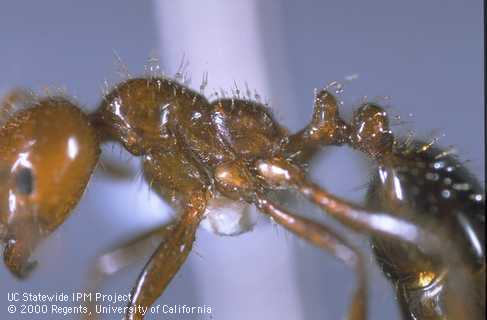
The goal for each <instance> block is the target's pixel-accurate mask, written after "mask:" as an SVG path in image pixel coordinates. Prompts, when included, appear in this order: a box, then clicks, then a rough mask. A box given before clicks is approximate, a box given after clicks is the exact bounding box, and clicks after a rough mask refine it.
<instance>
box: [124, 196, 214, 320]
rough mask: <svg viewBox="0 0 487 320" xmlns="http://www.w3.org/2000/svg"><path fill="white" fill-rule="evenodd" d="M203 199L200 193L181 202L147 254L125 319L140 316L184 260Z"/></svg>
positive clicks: (133, 319)
mask: <svg viewBox="0 0 487 320" xmlns="http://www.w3.org/2000/svg"><path fill="white" fill-rule="evenodd" d="M206 198H207V197H206V194H204V193H199V194H198V193H194V194H192V195H191V196H190V197H189V199H188V200H187V201H185V202H184V204H183V214H182V216H181V219H180V220H179V221H178V222H177V223H175V224H174V227H173V228H171V230H170V232H169V233H168V235H167V240H166V241H164V242H162V243H161V244H160V245H159V247H158V248H157V250H156V251H155V252H154V254H153V255H152V257H150V259H149V262H148V263H147V264H146V266H145V267H144V269H143V271H142V273H141V274H140V276H139V279H138V280H137V284H136V285H135V287H134V288H133V289H132V292H131V297H130V302H129V305H128V307H129V311H128V313H127V314H126V315H125V318H126V319H127V320H135V319H143V318H144V314H145V312H146V311H147V308H149V307H150V306H151V305H152V304H153V303H154V302H155V301H156V299H157V298H159V296H160V295H161V294H162V292H163V291H164V289H165V288H166V287H167V285H168V284H169V282H170V281H171V280H172V278H173V277H174V276H175V275H176V272H177V271H178V270H179V268H180V267H181V266H182V264H183V263H184V261H186V258H187V257H188V255H189V253H190V251H191V249H192V247H193V242H194V240H195V235H196V230H197V228H198V225H199V223H200V221H201V219H202V217H203V213H204V211H205V208H206V202H207V199H206ZM144 310H145V311H144Z"/></svg>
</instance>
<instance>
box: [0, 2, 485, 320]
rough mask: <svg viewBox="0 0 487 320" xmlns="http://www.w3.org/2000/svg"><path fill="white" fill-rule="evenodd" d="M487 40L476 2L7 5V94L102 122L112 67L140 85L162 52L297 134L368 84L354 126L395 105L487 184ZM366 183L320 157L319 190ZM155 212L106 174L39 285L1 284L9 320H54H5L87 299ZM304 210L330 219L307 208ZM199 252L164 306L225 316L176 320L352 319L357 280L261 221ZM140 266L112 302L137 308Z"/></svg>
mask: <svg viewBox="0 0 487 320" xmlns="http://www.w3.org/2000/svg"><path fill="white" fill-rule="evenodd" d="M482 26H483V21H482V2H481V1H473V0H472V1H463V2H458V1H444V0H443V1H440V0H436V1H427V2H425V1H419V0H417V1H408V2H392V1H385V0H383V1H299V2H298V1H290V0H289V1H287V0H286V1H281V2H277V1H276V2H272V3H271V2H267V3H266V4H264V3H263V2H262V3H261V2H259V1H237V2H235V3H234V4H228V3H226V2H225V1H220V2H218V1H205V2H202V1H193V2H190V1H181V2H178V3H171V2H169V1H154V2H149V1H147V2H143V1H138V2H134V1H128V0H126V1H125V0H124V1H120V0H109V1H108V0H107V1H42V2H33V1H16V2H2V4H0V91H1V93H2V94H3V93H5V91H6V90H8V89H9V88H12V87H15V86H25V87H29V88H34V89H36V90H37V91H39V92H42V91H43V88H44V87H49V88H51V89H53V88H54V89H56V88H65V90H66V92H67V93H68V94H70V95H72V96H75V98H76V99H77V100H78V101H79V102H80V103H81V104H82V105H83V106H85V107H86V109H87V110H93V108H94V106H95V105H96V104H97V102H98V101H99V99H100V96H101V91H102V89H103V87H104V79H108V82H109V83H110V84H114V83H115V82H116V81H117V79H119V78H117V76H116V75H115V74H116V71H117V70H118V69H120V68H121V65H120V63H117V58H115V55H114V52H117V54H118V55H119V56H120V58H121V60H122V62H123V64H124V65H126V66H127V67H128V69H129V70H130V71H131V72H133V74H140V73H142V72H143V69H144V63H145V62H146V61H147V57H148V56H149V55H151V54H152V55H154V52H155V55H157V56H159V57H160V59H161V65H162V68H163V70H165V71H166V72H168V73H174V71H175V70H176V69H177V65H178V63H179V60H180V59H181V58H182V55H183V54H185V55H186V57H187V58H188V60H189V67H188V71H189V73H190V74H191V76H192V77H193V79H194V80H193V82H192V84H191V85H192V86H194V87H195V88H198V86H199V81H200V80H199V79H200V78H201V72H202V71H208V73H209V75H210V87H214V88H217V89H218V88H226V89H229V88H231V86H232V83H233V81H231V79H235V80H238V81H239V83H243V81H247V82H248V83H249V86H250V87H251V88H255V89H257V90H258V91H259V93H261V94H262V95H263V96H264V97H265V98H267V99H268V100H269V102H270V104H271V105H272V108H273V110H274V111H275V112H276V114H277V116H278V118H279V119H280V120H281V121H282V122H283V123H284V124H286V125H288V126H289V127H290V128H292V129H293V130H295V129H298V128H299V127H300V126H303V125H304V124H305V123H306V121H307V120H308V118H309V116H310V113H311V110H312V94H313V89H314V88H315V87H320V86H323V85H325V84H326V83H327V82H330V81H332V80H339V81H342V82H346V81H344V78H345V77H347V76H351V75H358V79H356V80H353V81H352V82H351V83H347V84H346V87H345V92H344V93H343V95H342V99H343V100H344V102H345V103H344V106H343V110H344V111H343V113H344V114H345V115H349V114H350V111H351V110H352V109H353V108H354V107H356V106H357V105H358V104H359V103H360V101H361V100H362V98H363V97H364V96H368V97H369V98H371V99H372V98H374V97H384V96H387V97H390V99H384V98H379V99H380V101H383V103H385V104H387V105H390V106H391V108H390V109H389V111H390V113H391V114H393V115H400V116H401V119H402V120H404V121H405V122H407V123H406V124H402V125H399V126H396V127H394V130H401V131H406V129H407V128H414V129H415V130H416V132H418V135H419V136H421V137H430V138H431V137H435V136H440V137H441V140H440V144H441V145H444V146H448V145H453V146H455V147H456V149H457V150H458V152H459V154H460V155H461V157H462V159H464V160H470V161H469V162H468V163H467V166H468V167H469V168H470V169H471V170H472V171H473V172H474V173H475V174H476V175H477V176H478V177H483V176H484V161H485V159H484V109H483V106H484V101H483V92H482V88H483V86H482V81H483V59H482V54H483V52H482V50H483V31H482V30H483V28H482ZM249 66H250V67H249ZM220 67H221V68H220ZM219 68H220V69H221V70H220V69H219ZM213 70H214V71H213ZM396 122H398V121H396ZM109 151H110V149H108V150H107V153H108V152H109ZM119 153H120V151H118V150H115V152H114V154H115V157H118V155H119ZM120 158H122V159H123V160H124V161H127V159H128V160H130V157H129V156H128V155H126V154H122V155H120ZM366 169H368V165H367V164H364V162H363V161H361V159H360V157H358V158H357V156H356V154H355V153H353V152H351V151H347V150H334V151H333V152H327V153H324V155H323V157H322V158H320V161H319V163H318V164H317V165H315V166H314V167H313V169H312V176H313V179H315V180H316V181H318V182H319V183H321V184H322V185H324V186H327V187H328V188H329V189H331V190H332V191H334V192H336V193H337V194H340V195H343V196H345V197H347V198H349V199H353V200H355V201H360V200H361V198H362V196H363V191H364V186H365V185H366V183H367V173H366V172H365V170H366ZM482 182H483V178H482ZM154 198H155V197H154V195H148V193H147V188H146V187H145V186H144V184H143V183H142V182H141V179H140V178H134V179H132V180H131V181H127V182H120V181H113V180H110V179H108V178H106V176H104V175H103V174H102V173H101V172H97V174H96V175H95V177H94V179H93V180H92V181H91V183H90V185H89V189H88V191H87V192H86V194H85V195H84V197H83V199H82V200H81V202H80V204H79V206H78V207H77V209H76V210H75V212H74V213H73V216H72V217H71V218H70V219H69V220H68V221H67V222H66V223H65V224H64V225H63V226H62V227H61V228H60V229H59V230H58V232H56V233H55V234H54V235H53V236H52V237H51V239H50V240H48V241H47V242H46V243H45V245H44V246H42V247H41V248H40V250H39V253H38V257H39V259H40V266H39V268H38V270H36V272H35V273H33V274H32V276H31V278H29V279H28V280H26V281H23V282H19V281H17V280H15V279H13V278H12V277H11V275H10V274H8V273H7V271H6V270H5V268H4V267H2V268H0V277H1V279H2V280H1V289H0V291H1V292H0V315H1V318H2V319H41V318H42V317H39V316H36V315H32V316H20V315H18V314H16V315H9V314H8V313H7V310H6V308H7V305H8V304H9V303H8V301H7V292H12V291H18V292H25V291H31V292H33V293H37V292H43V293H51V294H52V293H55V292H61V291H63V292H66V293H71V292H74V291H81V290H83V288H84V287H85V285H86V278H87V270H88V268H89V266H90V263H91V262H92V259H93V258H94V257H95V255H96V254H97V253H99V252H101V251H103V250H104V249H106V248H107V247H109V246H110V245H113V244H114V243H117V240H120V239H125V238H126V237H127V236H128V235H133V234H136V233H137V232H138V231H140V230H143V229H147V228H149V227H150V226H151V225H154V224H156V223H158V222H161V221H163V220H164V217H165V215H166V214H167V212H168V207H167V206H166V205H165V204H163V203H159V202H158V201H157V198H156V199H154ZM295 207H296V206H295ZM297 207H298V208H301V209H304V208H306V210H307V211H308V214H310V215H312V216H314V217H315V218H317V217H318V216H319V215H320V213H319V211H316V210H315V211H313V210H311V209H309V207H308V206H307V205H306V204H298V205H297ZM357 239H358V241H360V240H361V238H357ZM195 251H196V254H192V255H191V256H190V258H189V260H188V262H187V264H185V266H184V267H183V268H182V270H181V272H180V274H178V276H177V277H176V278H175V280H174V281H173V283H172V284H171V285H170V287H169V288H168V290H167V291H166V294H165V295H164V297H163V298H162V300H160V301H159V303H178V304H187V305H198V304H206V305H210V306H211V307H212V308H213V314H212V316H211V317H210V316H196V317H195V316H194V317H187V316H183V315H173V316H171V317H169V318H171V319H188V318H191V319H193V318H194V319H210V318H213V319H218V320H220V319H331V320H334V319H341V318H343V317H344V314H345V309H346V307H347V305H348V303H349V296H350V294H351V290H352V288H353V286H354V281H353V280H354V279H353V273H352V272H350V270H347V269H346V268H345V267H344V266H343V265H342V264H340V263H339V262H336V261H335V260H334V259H333V258H330V257H329V256H327V255H325V254H322V253H321V252H318V250H316V249H314V248H312V247H310V246H308V245H307V244H304V243H302V242H300V241H298V240H296V239H295V238H294V237H292V236H290V235H288V234H287V233H285V232H283V231H281V229H279V228H275V227H274V226H272V225H271V224H269V223H266V222H265V221H264V220H262V221H260V224H259V226H258V227H257V228H256V229H255V231H254V232H252V233H248V234H245V235H243V236H241V237H237V238H220V237H217V236H214V235H211V234H209V233H208V232H206V231H201V232H199V234H198V241H197V244H196V247H195ZM367 254H368V253H367ZM143 263H144V261H140V262H139V264H138V265H136V266H133V267H132V268H130V269H128V270H126V271H123V272H121V273H120V274H118V275H116V276H114V277H112V278H110V279H109V280H107V281H106V282H105V283H104V286H103V289H102V290H103V291H104V292H106V293H112V292H115V291H118V292H120V293H127V292H128V290H129V288H130V287H131V286H132V284H133V282H134V279H135V278H136V276H137V275H138V272H139V270H140V268H141V267H142V265H143ZM370 274H371V279H373V281H372V289H371V292H372V297H373V298H372V301H371V315H372V319H394V318H396V317H397V311H396V310H397V308H396V306H395V305H394V301H393V297H392V291H391V289H390V288H389V286H388V284H387V283H386V282H385V281H384V280H383V279H381V277H380V275H379V273H378V272H377V270H375V269H374V267H373V266H371V267H370ZM51 318H56V317H54V316H52V315H50V316H49V317H45V319H51ZM57 318H63V317H57ZM66 318H78V317H74V316H73V317H66ZM104 318H106V319H112V318H114V319H118V318H120V316H111V317H110V316H107V317H104ZM149 318H155V317H149Z"/></svg>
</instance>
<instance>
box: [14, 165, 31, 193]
mask: <svg viewBox="0 0 487 320" xmlns="http://www.w3.org/2000/svg"><path fill="white" fill-rule="evenodd" d="M15 186H16V188H17V191H18V192H20V193H22V194H24V195H30V194H31V193H32V192H33V191H34V176H33V175H32V170H31V169H29V168H22V169H20V170H19V171H18V172H17V173H16V175H15Z"/></svg>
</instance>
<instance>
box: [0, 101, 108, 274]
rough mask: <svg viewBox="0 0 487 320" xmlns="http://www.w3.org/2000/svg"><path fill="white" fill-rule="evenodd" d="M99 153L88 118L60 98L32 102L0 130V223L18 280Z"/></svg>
mask: <svg viewBox="0 0 487 320" xmlns="http://www.w3.org/2000/svg"><path fill="white" fill-rule="evenodd" d="M99 152H100V151H99V142H98V137H97V133H96V132H95V129H94V128H93V127H92V125H91V124H90V122H89V121H88V118H87V117H86V115H85V114H84V113H83V112H82V111H81V110H80V109H79V108H78V107H77V106H75V105H74V104H73V103H72V102H70V101H68V100H67V99H64V98H60V97H50V98H44V99H41V100H39V101H35V102H33V103H32V104H31V105H30V106H28V108H26V109H25V110H22V111H19V112H17V113H16V114H14V115H13V116H12V117H10V118H9V119H8V120H7V122H6V123H5V124H4V125H3V127H1V128H0V171H1V179H2V183H1V184H0V197H1V198H0V225H1V226H2V229H3V230H4V231H3V235H2V240H3V241H4V242H5V243H6V247H5V253H4V259H5V262H6V264H7V266H8V267H9V269H10V270H11V271H12V272H13V273H14V274H15V275H16V276H18V277H23V276H25V275H26V273H27V272H28V271H29V269H30V268H29V267H30V266H31V264H30V263H29V261H28V260H29V257H30V254H31V252H32V251H33V250H34V248H35V247H36V245H37V243H38V242H39V241H40V240H41V238H43V237H44V236H46V235H48V234H49V233H51V232H52V231H53V230H55V229H56V228H57V227H58V226H59V225H60V224H62V223H63V222H64V220H65V219H66V218H67V216H68V215H69V213H70V211H71V210H72V209H73V208H74V206H75V205H76V204H77V203H78V201H79V199H80V198H81V195H82V193H83V191H84V189H85V187H86V185H87V183H88V180H89V178H90V176H91V173H92V171H93V169H94V167H95V165H96V163H97V160H98V155H99Z"/></svg>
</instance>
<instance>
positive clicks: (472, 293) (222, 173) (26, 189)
mask: <svg viewBox="0 0 487 320" xmlns="http://www.w3.org/2000/svg"><path fill="white" fill-rule="evenodd" d="M10 100H12V99H8V100H6V101H7V102H5V105H9V104H11V103H12V102H11V101H10ZM54 116H55V117H57V119H63V127H62V128H56V129H53V128H52V124H51V121H52V120H51V118H49V117H54ZM71 123H72V125H69V124H71ZM67 124H68V125H67ZM31 128H35V129H36V130H33V129H31ZM52 130H55V132H56V134H55V135H54V134H52ZM97 136H98V137H99V138H100V139H101V141H106V140H115V141H118V142H120V143H121V144H122V145H123V147H124V148H125V149H127V150H128V151H129V152H130V153H131V154H133V155H134V156H140V157H142V158H143V163H144V175H145V177H146V179H147V180H148V181H150V185H151V186H152V187H153V188H154V189H155V190H156V191H157V192H158V193H159V194H160V195H161V196H162V197H163V198H164V199H167V200H169V201H171V202H172V203H173V204H174V205H175V206H176V207H177V208H178V209H179V210H180V211H181V214H180V215H179V218H178V219H177V221H175V222H174V223H172V224H170V225H169V226H166V227H163V228H161V230H159V232H160V233H161V234H163V235H164V241H162V242H161V244H160V245H159V247H158V248H157V250H156V251H155V252H154V254H153V255H152V256H151V258H150V260H149V261H148V263H147V264H146V266H145V267H144V269H143V271H142V273H141V274H140V276H139V278H138V280H137V282H136V284H135V286H134V288H133V290H132V293H131V299H130V302H129V307H130V308H129V309H128V310H129V312H128V313H127V314H126V319H142V318H143V315H142V314H140V313H138V312H137V310H138V309H137V308H136V307H137V306H142V307H148V306H150V305H152V304H153V303H154V302H155V301H156V299H157V298H158V297H159V296H160V295H161V294H162V293H163V291H164V289H165V288H166V287H167V285H168V284H169V282H170V281H171V279H172V278H173V277H174V275H175V274H176V272H177V271H178V270H179V268H180V267H181V265H182V264H183V263H184V261H185V260H186V258H187V256H188V254H189V252H190V251H191V248H192V245H193V242H194V240H195V233H196V230H197V228H198V226H199V224H200V222H201V220H202V219H203V218H204V216H205V214H206V209H207V208H208V207H209V203H210V202H212V201H213V200H214V199H215V198H222V197H223V198H226V199H230V200H232V201H236V202H245V203H249V204H254V205H256V206H257V208H258V209H259V210H260V211H261V212H262V213H264V214H266V215H268V216H269V217H271V218H272V219H273V220H274V221H276V222H277V223H279V224H281V225H282V226H284V227H285V228H286V229H288V230H290V231H291V232H293V233H295V234H296V235H297V236H299V237H300V238H303V239H305V240H307V241H309V242H310V243H312V244H314V245H316V246H317V247H319V248H321V249H323V250H325V251H327V252H329V253H330V254H332V255H333V256H335V257H337V258H338V259H341V260H342V261H343V262H344V263H345V264H347V265H348V266H350V267H351V268H354V269H355V270H356V272H357V273H358V284H357V288H356V291H355V293H354V296H353V299H352V303H351V308H350V311H349V314H348V319H350V320H358V319H366V318H367V294H366V290H367V281H366V276H365V272H364V258H363V257H362V255H361V254H360V252H359V251H358V250H357V249H356V248H354V246H353V245H351V244H349V243H348V242H347V241H346V240H345V239H344V238H343V237H342V236H340V235H339V234H337V233H335V232H334V231H333V230H332V229H331V228H329V227H327V226H325V225H322V224H319V223H316V222H314V221H312V220H309V219H307V218H304V217H300V216H299V215H296V214H294V213H291V212H289V211H288V210H286V209H284V208H282V207H281V206H279V205H278V204H276V203H275V202H274V201H272V200H271V199H270V197H269V192H271V191H273V190H276V189H293V190H296V191H298V192H299V193H301V194H302V195H304V196H305V197H307V198H309V199H310V200H311V201H312V202H314V203H315V204H316V205H318V206H319V207H321V208H322V209H323V210H324V211H325V212H326V213H327V214H329V215H331V216H333V217H334V218H336V219H337V220H339V221H340V222H342V223H343V224H344V225H346V226H348V227H350V228H351V229H353V230H355V231H357V232H360V233H364V234H367V235H369V236H370V237H371V242H372V245H373V248H374V252H375V255H376V257H377V259H378V261H379V264H380V265H381V267H382V269H383V270H384V273H385V274H386V276H387V277H388V278H389V279H390V280H391V281H392V282H393V284H394V286H395V288H396V290H397V297H398V300H399V303H400V305H401V308H402V310H403V316H404V318H405V319H447V318H448V319H457V318H460V317H462V318H465V319H481V318H483V317H484V316H485V304H484V297H485V293H484V287H485V253H484V251H485V241H484V237H485V233H484V223H485V222H484V221H485V220H484V217H485V215H484V207H485V200H484V191H483V190H482V188H481V187H480V186H479V184H478V182H477V181H476V180H475V179H474V178H473V177H471V176H470V175H469V173H468V172H467V171H466V169H465V168H463V167H462V166H461V165H460V164H459V163H458V162H457V161H456V160H455V159H454V158H453V157H452V156H451V155H448V154H447V153H445V152H441V151H439V150H436V149H434V148H433V147H431V146H430V145H428V144H423V143H419V142H408V143H401V142H400V140H398V139H396V138H395V137H394V136H393V134H392V132H391V130H390V129H389V124H388V118H387V115H386V113H385V111H384V110H383V109H382V108H381V107H379V106H377V105H373V104H364V105H362V106H361V107H360V108H359V109H358V110H357V111H356V112H355V114H354V116H353V119H352V121H351V122H350V123H346V122H345V121H344V120H342V119H341V118H340V116H339V113H338V108H337V102H336V100H335V98H334V97H333V96H332V95H331V94H330V93H329V92H327V91H326V90H322V91H319V92H318V93H317V94H316V97H315V110H314V114H313V119H312V121H311V122H310V124H309V125H308V126H307V127H305V128H304V129H303V130H301V131H299V132H298V133H296V134H290V133H289V132H288V131H287V130H286V129H285V128H283V127H282V126H281V125H279V124H278V123H277V122H276V121H275V120H274V118H273V116H272V114H271V113H270V112H269V110H268V109H267V108H266V107H265V106H264V105H262V104H260V103H257V102H255V101H250V100H245V99H240V98H229V99H219V100H216V101H213V102H209V101H208V100H207V99H206V98H205V97H204V96H203V95H202V94H200V93H197V92H195V91H193V90H191V89H189V88H187V87H185V86H183V85H181V84H179V83H177V82H176V81H173V80H170V79H166V78H159V77H149V78H136V79H129V80H127V81H125V82H123V83H121V84H119V85H118V86H116V87H115V88H114V89H113V90H112V91H111V92H110V93H108V94H107V95H106V96H105V97H104V99H103V101H102V103H101V105H100V107H99V109H98V110H97V111H96V112H95V113H94V114H92V115H90V116H89V121H88V119H87V118H86V116H84V115H83V114H82V113H81V112H80V111H79V110H78V109H77V108H76V107H74V106H73V105H72V103H70V102H68V101H67V100H65V99H61V98H46V99H41V100H39V101H37V102H33V103H32V104H31V106H30V107H29V108H27V109H26V110H24V111H21V112H19V113H17V114H15V115H13V116H12V117H10V118H9V119H8V120H7V121H6V123H5V124H4V125H3V127H2V128H1V129H0V159H1V160H2V166H1V168H2V171H1V172H2V182H3V181H7V182H8V183H7V184H6V186H7V187H6V188H5V187H3V186H4V185H5V184H3V185H2V188H3V189H2V190H1V192H0V196H1V197H2V198H1V202H0V205H1V206H2V211H1V212H0V214H1V216H0V217H1V225H0V228H2V229H1V230H2V238H3V239H4V241H5V242H6V251H5V262H6V264H7V266H8V267H9V268H10V269H11V270H12V271H13V272H14V274H16V275H19V276H20V275H23V274H24V271H25V270H27V269H28V267H29V263H28V257H29V255H30V253H31V251H32V249H33V248H34V246H35V244H36V243H37V241H38V240H39V237H40V236H43V235H45V234H47V233H49V232H50V231H52V230H53V229H54V228H56V227H57V226H58V225H59V224H60V223H62V221H63V220H64V218H65V216H66V214H67V213H68V212H69V211H70V209H71V208H72V207H73V206H74V205H75V204H76V202H77V201H78V200H79V198H80V196H81V192H82V190H83V189H84V187H85V186H86V183H87V181H88V178H89V176H90V174H91V172H92V170H93V167H94V165H95V163H96V161H97V157H98V148H99V145H98V140H97V139H98V137H97ZM13 137H15V139H12V138H13ZM71 137H74V139H75V140H76V148H75V149H76V150H77V151H78V152H77V153H75V154H76V155H75V156H74V157H71V156H70V152H71V151H70V150H71V149H70V148H71V147H70V141H71V140H70V139H71ZM11 141H14V142H13V143H12V142H11ZM29 141H41V142H39V143H29ZM326 145H348V146H350V147H352V148H354V149H357V150H360V151H362V152H364V153H365V154H367V155H368V156H369V157H371V158H372V159H374V160H375V161H376V163H377V173H376V178H374V180H373V182H372V183H371V185H370V190H369V192H368V204H367V207H366V208H362V207H360V206H358V205H355V204H353V203H350V202H348V201H346V200H343V199H340V198H338V197H336V196H333V195H331V194H330V193H328V192H327V191H326V190H324V189H323V188H321V187H319V186H317V185H316V184H314V183H312V182H310V181H309V180H308V179H307V178H306V174H305V171H304V169H303V167H304V165H305V164H306V163H307V162H308V161H309V160H310V159H311V158H312V157H313V155H314V154H315V153H316V152H317V151H318V150H319V148H321V147H322V146H326ZM56 146H57V147H56ZM53 148H58V149H56V150H57V152H56V154H58V155H59V154H61V155H59V156H54V149H53ZM63 148H64V149H63ZM26 155H27V156H26ZM26 157H27V158H26ZM17 163H20V164H22V167H19V164H17ZM62 166H66V168H67V169H66V170H64V171H63V170H57V169H58V168H59V167H62ZM19 168H20V169H19ZM19 170H20V171H19ZM53 177H56V181H57V183H58V187H57V188H58V189H49V188H52V187H49V185H50V182H51V181H52V180H53ZM46 181H49V183H47V182H46ZM12 194H13V195H14V197H11V196H10V195H12ZM44 203H49V204H50V205H51V207H48V206H47V205H45V204H44ZM17 217H22V219H21V218H17ZM24 226H25V228H24ZM26 230H27V231H26ZM33 230H34V231H35V232H33ZM465 295H468V296H469V297H470V299H468V300H467V299H460V297H465Z"/></svg>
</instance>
